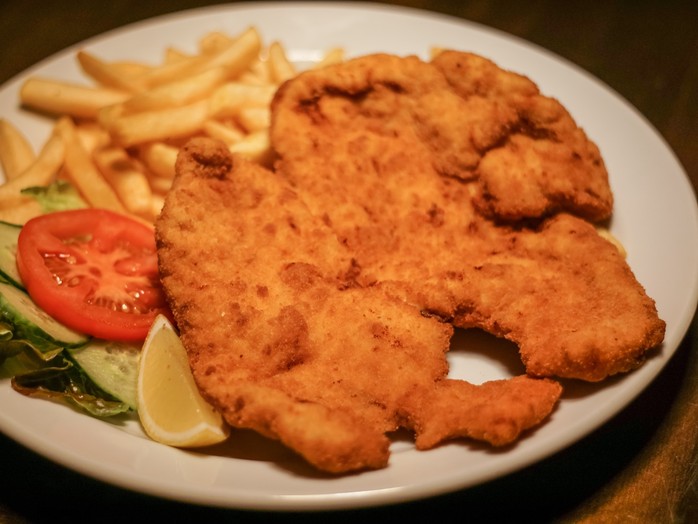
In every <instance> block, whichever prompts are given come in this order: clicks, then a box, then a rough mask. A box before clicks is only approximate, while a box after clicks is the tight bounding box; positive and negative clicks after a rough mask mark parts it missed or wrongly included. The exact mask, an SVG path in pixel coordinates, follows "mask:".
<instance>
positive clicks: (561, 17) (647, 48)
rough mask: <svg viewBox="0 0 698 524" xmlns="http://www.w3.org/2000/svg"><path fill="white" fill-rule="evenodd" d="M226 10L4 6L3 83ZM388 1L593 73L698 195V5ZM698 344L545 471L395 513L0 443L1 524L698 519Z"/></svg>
mask: <svg viewBox="0 0 698 524" xmlns="http://www.w3.org/2000/svg"><path fill="white" fill-rule="evenodd" d="M217 3H220V2H205V1H186V0H172V1H157V0H155V1H146V0H113V1H108V2H107V1H104V2H102V1H86V0H73V1H71V2H45V1H39V0H22V1H19V0H1V1H0V49H1V50H2V51H1V52H0V53H1V55H0V56H1V58H0V83H1V82H5V81H6V80H8V79H10V78H11V77H12V76H13V75H15V74H17V73H19V72H21V71H22V70H24V69H25V68H27V67H28V66H30V65H32V64H34V63H35V62H37V61H39V60H41V59H43V58H45V57H47V56H49V55H51V54H53V53H55V52H57V51H60V50H61V49H63V48H65V47H67V46H69V45H71V44H74V43H76V42H79V41H81V40H83V39H85V38H88V37H90V36H94V35H97V34H99V33H102V32H104V31H107V30H109V29H113V28H115V27H119V26H122V25H125V24H128V23H130V22H134V21H137V20H142V19H144V18H149V17H153V16H157V15H160V14H164V13H168V12H173V11H178V10H181V9H188V8H193V7H199V6H204V5H212V4H217ZM381 3H387V4H394V5H403V6H411V7H418V8H423V9H429V10H431V11H436V12H440V13H444V14H449V15H454V16H457V17H460V18H463V19H465V20H469V21H473V22H477V23H481V24H483V25H486V26H489V27H493V28H496V29H499V30H502V31H505V32H506V33H509V34H512V35H516V36H518V37H521V38H524V39H526V40H528V41H530V42H533V43H535V44H538V45H540V46H542V47H544V48H546V49H548V50H550V51H552V52H554V53H556V54H558V55H560V56H562V57H564V58H566V59H568V60H570V61H571V62H574V63H575V64H577V65H579V66H580V67H582V68H583V69H586V70H587V71H589V72H590V73H591V74H593V75H595V76H596V77H598V78H599V79H601V80H602V81H603V82H605V83H606V84H608V85H609V86H610V87H611V88H613V89H614V90H616V91H617V92H619V93H620V94H621V95H622V96H623V97H625V98H626V99H627V100H628V101H629V102H630V103H631V104H632V105H634V106H635V107H636V108H637V109H638V110H639V111H640V112H641V113H643V114H644V115H645V117H646V118H647V119H648V120H649V121H650V122H651V124H652V125H653V126H654V127H656V128H657V130H658V131H659V132H660V134H661V135H662V136H663V137H664V138H665V140H666V141H667V142H668V144H669V145H670V147H671V148H672V149H673V150H674V151H675V153H676V155H677V157H678V158H679V161H680V162H681V163H682V164H683V166H684V168H685V169H686V171H687V174H688V176H689V178H690V179H691V182H692V184H693V188H694V191H695V190H696V189H697V188H698V131H697V129H696V128H697V127H698V29H697V26H698V24H697V23H698V2H695V1H642V0H640V1H591V0H572V1H566V2H563V1H560V0H557V1H553V0H533V1H529V2H523V1H507V0H474V1H463V2H451V1H443V0H441V1H439V0H436V1H431V2H418V1H404V2H381ZM1 116H2V115H0V117H1ZM696 271H698V268H696ZM696 346H698V326H697V325H696V321H695V319H694V322H693V325H692V327H691V330H690V331H689V333H688V335H687V337H686V339H685V340H684V342H683V343H682V345H681V347H680V348H679V350H678V352H677V353H676V355H675V357H674V358H673V359H672V361H671V362H670V363H669V365H668V366H667V368H666V369H665V370H664V371H663V372H662V374H661V375H660V376H659V377H658V379H657V380H656V381H655V382H654V383H653V384H652V385H651V386H650V387H649V388H648V389H647V390H646V391H645V392H644V393H643V394H642V395H641V396H640V397H639V398H638V399H637V400H636V401H635V402H633V403H632V404H631V405H630V406H629V407H628V408H626V409H625V410H623V411H622V412H621V413H620V414H619V415H618V416H616V417H615V418H614V419H613V420H612V421H610V422H609V423H608V424H606V425H604V426H603V427H602V428H600V429H599V430H597V431H596V432H594V433H593V434H591V435H590V436H588V437H587V438H585V439H583V440H582V441H581V442H579V443H577V444H575V445H574V446H572V447H571V448H569V449H567V450H565V451H563V452H561V453H558V454H557V455H555V456H553V457H551V458H549V459H547V460H544V461H543V462H541V463H539V464H536V465H534V466H531V467H529V468H527V469H525V470H523V471H521V472H518V473H515V474H512V475H509V476H507V477H505V478H503V479H499V480H496V481H494V482H491V483H488V484H485V485H482V486H479V487H476V488H473V489H469V490H465V491H461V492H457V493H452V494H448V495H444V496H441V497H436V498H432V499H428V500H424V501H417V502H414V503H410V504H402V505H399V506H392V507H383V508H375V509H370V510H360V511H347V512H336V513H332V514H329V515H328V514H318V513H310V514H268V513H263V512H238V511H225V510H220V509H214V508H203V507H198V506H191V505H188V504H180V503H176V502H172V501H166V500H161V499H155V498H151V497H148V496H144V495H140V494H136V493H132V492H129V491H125V490H122V489H118V488H114V487H112V486H108V485H105V484H102V483H100V482H98V481H95V480H92V479H90V478H87V477H84V476H82V475H79V474H77V473H74V472H72V471H69V470H66V469H64V468H62V467H60V466H58V465H55V464H53V463H51V462H49V461H47V460H45V459H43V458H42V457H40V456H38V455H36V454H34V453H32V452H30V451H28V450H26V449H24V448H23V447H21V446H20V445H18V444H16V443H14V442H12V441H10V440H9V439H7V438H6V437H4V436H0V522H48V521H56V522H62V521H68V520H71V521H76V522H93V521H99V522H105V521H107V522H111V521H114V522H116V521H119V522H121V521H125V520H127V519H135V520H136V521H138V522H141V521H145V520H146V519H149V518H153V517H162V518H166V519H169V520H171V521H176V522H179V521H184V520H194V521H207V520H214V519H216V520H223V521H236V522H266V521H269V520H278V521H303V522H306V521H308V522H315V521H318V522H325V521H328V520H329V519H332V520H333V521H337V522H349V521H351V522H355V521H356V520H357V519H359V520H361V519H367V520H369V521H374V520H375V521H378V520H384V519H386V518H398V519H404V518H406V517H410V518H414V519H419V520H421V519H436V518H440V517H444V516H446V515H450V516H451V517H452V518H455V519H458V520H460V521H465V522H552V521H555V522H581V521H585V520H586V521H589V522H691V521H693V522H696V521H698V492H697V491H698V481H697V480H696V476H697V474H696V464H697V463H698V460H697V459H698V455H697V453H696V450H697V449H698V443H697V442H696V439H697V438H698V356H697V355H696V351H695V349H696ZM0 409H2V407H1V406H0Z"/></svg>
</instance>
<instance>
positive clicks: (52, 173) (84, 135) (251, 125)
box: [0, 27, 344, 220]
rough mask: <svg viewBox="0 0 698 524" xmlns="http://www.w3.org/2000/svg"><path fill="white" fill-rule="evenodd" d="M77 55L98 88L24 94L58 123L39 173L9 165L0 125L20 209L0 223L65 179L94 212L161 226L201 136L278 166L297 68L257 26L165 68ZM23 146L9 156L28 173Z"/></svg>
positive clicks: (38, 162) (213, 39)
mask: <svg viewBox="0 0 698 524" xmlns="http://www.w3.org/2000/svg"><path fill="white" fill-rule="evenodd" d="M76 58H77V61H78V62H79V65H80V67H81V68H82V70H83V72H84V73H85V74H86V75H87V76H88V77H89V78H90V79H91V80H92V81H93V85H79V84H73V83H69V82H60V81H55V80H49V79H45V78H30V79H28V80H27V81H25V83H24V85H23V86H22V88H21V90H20V100H21V101H22V103H23V104H24V105H25V106H26V107H27V108H29V109H34V110H37V111H41V112H44V113H48V114H53V115H55V116H57V117H58V120H57V122H56V124H55V127H54V132H53V134H52V137H51V138H49V140H48V141H47V143H46V144H45V146H44V148H42V151H41V152H39V154H38V155H37V156H36V159H35V160H34V161H33V162H32V163H31V166H29V167H25V169H21V168H17V167H11V165H10V164H11V163H12V162H14V161H9V160H8V161H6V160H5V157H8V154H4V153H3V147H4V146H3V144H4V143H10V142H11V141H16V140H15V139H10V138H7V139H4V138H3V133H4V132H3V125H4V123H3V122H2V120H0V161H2V162H3V165H5V164H7V167H4V169H5V171H7V172H8V173H9V174H7V175H6V177H7V178H8V179H12V180H10V181H8V182H7V183H5V184H4V185H2V186H0V210H2V211H3V212H4V211H5V210H6V209H8V210H9V209H12V210H13V211H11V212H10V211H7V212H6V213H0V217H1V216H5V215H10V214H11V213H12V216H16V217H18V218H23V217H27V216H30V215H31V214H32V213H37V209H36V205H35V202H34V199H31V198H29V197H26V196H25V195H22V194H21V193H20V189H21V188H22V187H25V186H27V185H45V184H47V183H48V182H50V181H52V180H53V179H56V178H65V179H68V180H69V181H71V182H72V183H73V184H74V185H75V186H76V188H77V189H78V190H79V191H80V193H81V194H82V196H83V198H85V200H86V201H87V202H88V203H89V204H90V205H92V206H95V207H102V208H107V209H113V210H116V211H120V212H129V213H132V214H134V215H135V216H139V217H141V218H144V219H146V220H153V219H154V218H155V217H156V216H157V214H158V213H159V211H160V209H161V207H162V202H163V199H164V195H165V194H166V193H167V191H168V190H169V189H170V187H171V185H172V180H173V178H174V176H175V163H176V159H177V154H178V151H179V149H178V145H179V144H181V143H182V142H183V141H184V140H186V139H187V138H188V137H190V136H194V135H200V134H205V135H208V136H210V137H213V138H216V139H218V140H221V141H223V142H224V143H226V144H227V145H228V147H229V148H230V150H231V151H232V152H233V153H234V154H237V155H243V156H246V157H247V158H250V159H252V160H253V161H257V162H260V163H262V164H269V163H270V162H271V158H272V153H271V148H270V143H269V127H270V123H271V110H270V105H271V102H272V100H273V97H274V95H275V93H276V90H277V88H278V86H279V84H280V83H281V82H283V81H285V80H286V79H288V78H289V77H291V76H293V75H295V74H296V70H295V67H294V65H293V64H292V63H291V62H290V61H289V59H288V56H287V54H286V50H285V49H284V48H283V46H282V45H281V43H279V42H274V43H272V44H271V45H270V46H269V47H267V48H263V46H262V40H261V37H260V34H259V32H258V31H257V29H256V28H254V27H250V28H248V29H246V30H244V31H242V32H241V33H239V34H237V35H232V36H231V35H228V34H226V33H223V32H221V31H212V32H209V33H207V34H205V35H203V36H202V37H201V38H200V39H199V41H198V43H197V50H196V51H195V52H194V53H193V54H189V53H186V52H183V51H181V50H179V49H177V48H176V47H168V48H167V49H165V52H164V56H163V59H162V62H161V63H159V64H146V63H141V62H137V61H129V60H122V61H105V60H103V59H102V58H100V57H97V56H95V55H94V54H92V53H90V52H88V51H85V50H81V51H79V52H78V53H77V54H76ZM343 59H344V55H343V50H342V49H341V48H336V49H331V50H329V51H327V52H326V53H325V55H324V56H323V59H322V60H321V61H320V62H319V63H318V64H317V67H322V66H323V65H327V64H330V63H337V62H339V61H342V60H343ZM9 133H12V131H9ZM22 147H23V146H18V145H12V146H11V147H10V146H7V149H9V150H11V151H13V154H16V155H17V157H18V158H19V157H24V158H25V159H24V160H22V161H21V162H18V163H19V164H21V165H24V166H27V165H28V164H29V161H28V160H27V158H28V151H27V150H26V148H25V149H24V152H22ZM32 158H33V157H32ZM19 171H21V174H18V172H19ZM14 177H16V178H14ZM15 180H21V182H17V183H15ZM30 182H31V183H30ZM5 204H7V207H6V208H3V205H5Z"/></svg>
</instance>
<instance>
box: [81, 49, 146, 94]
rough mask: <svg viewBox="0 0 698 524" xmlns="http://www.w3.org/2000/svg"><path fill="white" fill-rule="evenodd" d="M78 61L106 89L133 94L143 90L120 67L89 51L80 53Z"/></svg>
mask: <svg viewBox="0 0 698 524" xmlns="http://www.w3.org/2000/svg"><path fill="white" fill-rule="evenodd" d="M77 59H78V62H79V64H80V67H81V68H82V70H83V71H84V72H85V73H86V74H87V75H88V76H90V77H92V78H93V79H94V80H96V81H97V83H98V84H101V85H102V86H104V87H111V88H114V89H118V90H120V91H126V92H131V93H136V92H138V91H142V90H143V86H142V85H139V84H138V83H137V82H134V81H133V80H132V79H131V78H130V77H128V76H125V75H123V74H122V72H121V70H120V69H119V68H118V67H113V66H112V65H111V64H109V63H107V62H105V61H103V60H100V59H99V58H97V57H96V56H94V55H92V54H90V53H88V52H87V51H82V50H81V51H78V54H77Z"/></svg>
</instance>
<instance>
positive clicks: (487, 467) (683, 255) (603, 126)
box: [0, 3, 698, 510]
mask: <svg viewBox="0 0 698 524" xmlns="http://www.w3.org/2000/svg"><path fill="white" fill-rule="evenodd" d="M250 25H254V26H256V27H257V28H258V29H259V30H260V32H261V34H262V36H263V37H264V38H265V39H266V41H267V43H268V42H270V41H271V40H280V41H281V42H283V44H284V45H285V46H286V47H287V48H288V49H289V50H290V53H291V58H292V59H294V60H296V61H299V62H303V61H308V60H314V59H316V58H317V57H318V56H319V55H320V54H321V52H322V51H323V50H326V49H329V48H331V47H333V46H336V45H341V46H343V47H344V48H345V49H346V50H347V52H348V54H349V55H360V54H364V53H369V52H374V51H386V52H392V53H397V54H418V55H420V56H422V57H424V58H427V56H428V50H429V49H430V47H431V46H441V47H450V48H455V49H462V50H469V51H474V52H476V53H480V54H482V55H484V56H487V57H490V58H492V59H494V60H495V61H496V62H497V63H498V64H499V65H501V66H503V67H505V68H510V69H513V70H515V71H517V72H521V73H524V74H526V75H528V76H529V77H530V78H532V79H533V80H534V81H536V82H537V83H538V85H539V86H540V87H541V90H542V91H543V92H544V93H546V94H548V95H551V96H555V97H557V98H558V99H560V100H561V102H562V103H563V104H565V105H566V106H567V108H568V109H569V110H570V112H571V113H572V115H573V116H574V117H575V118H576V120H577V121H578V122H579V123H580V125H581V126H582V127H584V128H585V129H586V131H587V132H588V134H589V135H590V136H591V137H592V138H593V139H594V140H595V141H596V142H597V143H598V145H599V146H600V148H601V150H602V153H603V155H604V157H605V160H606V162H607V165H608V169H609V171H610V176H611V184H612V186H613V190H614V192H615V196H616V213H615V218H614V220H613V223H612V226H611V229H612V231H613V233H614V234H615V235H616V236H618V237H619V238H620V240H621V241H622V242H623V244H624V245H625V247H626V248H627V251H628V253H629V262H630V265H631V267H632V268H633V269H634V271H635V273H636V275H637V277H638V279H639V281H640V282H641V283H642V284H643V285H644V286H645V287H646V289H647V291H648V293H649V295H650V296H652V297H653V298H654V299H655V300H656V301H657V304H658V308H659V313H660V315H661V317H662V318H664V319H665V320H666V322H667V333H666V340H665V343H664V345H663V347H662V348H661V351H660V352H659V353H658V354H657V355H656V356H655V357H654V358H652V359H650V360H649V361H648V362H647V363H646V364H645V365H644V366H643V367H642V368H640V369H639V370H637V371H636V372H634V373H631V374H629V375H627V376H624V377H622V378H617V379H613V380H611V381H608V382H607V383H604V384H603V385H596V386H593V385H568V388H567V390H566V393H565V395H564V398H563V400H562V402H561V405H560V407H559V409H558V410H557V411H556V412H555V413H554V414H553V416H552V419H551V420H550V421H549V422H547V423H546V424H545V425H543V426H542V427H541V428H539V429H538V430H537V431H535V432H534V433H532V434H530V435H528V436H527V437H526V438H524V439H523V440H522V441H521V442H519V443H518V444H517V445H516V446H515V447H513V448H512V449H508V450H506V451H499V452H493V451H491V450H489V449H486V448H484V447H480V446H477V445H472V444H468V443H464V442H455V443H451V444H448V445H444V446H442V447H440V448H438V449H435V450H432V451H428V452H418V451H415V450H414V449H413V448H412V446H411V444H410V443H409V439H403V440H397V441H396V442H395V444H394V446H393V456H392V459H391V462H390V465H389V467H388V468H386V469H384V470H380V471H372V472H366V473H361V474H356V475H349V476H343V477H338V478H332V477H327V476H325V475H321V474H318V473H316V472H313V471H311V470H310V469H309V468H307V467H305V466H304V465H303V463H302V462H301V461H299V460H297V459H296V458H295V457H294V456H293V455H292V454H291V453H290V452H288V451H286V450H285V449H282V448H281V447H280V446H277V445H276V444H273V443H269V442H266V441H264V440H263V439H261V438H259V437H256V436H255V435H251V434H246V433H242V434H237V433H236V434H234V435H233V437H232V438H231V440H230V442H228V443H226V444H225V445H224V446H220V447H218V448H216V449H213V450H208V451H207V453H200V452H191V451H182V450H177V449H171V448H168V447H165V446H161V445H159V444H156V443H154V442H152V441H150V440H148V439H147V438H146V437H144V436H143V433H142V432H141V430H140V428H139V426H138V424H137V423H136V422H135V420H133V419H123V420H116V421H112V422H103V421H100V420H96V419H92V418H90V417H88V416H85V415H82V414H79V413H77V412H75V411H73V410H71V409H69V408H67V407H64V406H62V405H57V404H54V403H51V402H45V401H39V400H32V399H29V398H26V397H23V396H21V395H19V394H17V393H15V392H14V391H12V390H11V388H10V385H9V383H8V381H7V380H2V381H1V382H0V405H2V411H1V412H0V429H1V430H2V431H3V432H4V433H6V434H7V435H8V436H10V437H11V438H13V439H15V440H17V441H18V442H21V443H22V444H24V445H26V446H28V447H29V448H31V449H32V450H34V451H36V452H37V453H40V454H42V455H44V456H46V457H48V458H50V459H52V460H54V461H56V462H58V463H60V464H62V465H64V466H66V467H68V468H72V469H75V470H77V471H80V472H82V473H84V474H87V475H90V476H93V477H95V478H98V479H101V480H104V481H106V482H109V483H113V484H115V485H118V486H122V487H126V488H129V489H132V490H136V491H141V492H144V493H148V494H152V495H157V496H161V497H165V498H173V499H177V500H180V501H188V502H192V503H198V504H206V505H213V506H221V507H231V508H259V509H261V508H264V509H272V510H285V509H296V510H306V509H329V508H352V507H361V506H372V505H379V504H385V503H393V502H400V501H406V500H410V499H416V498H423V497H428V496H431V495H435V494H439V493H443V492H447V491H453V490H457V489H461V488H466V487H469V486H474V485H476V484H479V483H482V482H485V481H487V480H490V479H493V478H496V477H499V476H502V475H505V474H508V473H511V472H513V471H515V470H518V469H520V468H523V467H524V466H527V465H530V464H532V463H534V462H536V461H538V460H541V459H543V458H544V457H547V456H549V455H551V454H553V453H555V452H556V451H559V450H560V449H562V448H564V447H566V446H568V445H569V444H572V443H573V442H575V441H577V440H579V439H580V438H582V437H583V436H584V435H586V434H588V433H589V432H591V431H592V430H594V429H595V428H597V427H598V426H599V425H601V424H603V423H604V422H606V421H607V420H608V419H609V418H610V417H612V416H613V415H614V414H616V413H617V412H618V411H619V410H621V409H622V408H623V407H625V406H626V405H627V404H628V403H629V402H630V401H631V400H632V399H633V398H634V397H636V396H637V395H638V394H639V393H640V392H641V391H642V390H643V389H644V388H645V387H646V386H647V385H648V384H649V382H650V381H652V379H653V378H654V377H655V376H656V375H657V374H658V373H659V371H660V370H661V369H662V367H663V366H664V365H665V364H666V362H667V361H668V359H669V358H670V357H671V355H672V354H673V353H674V351H675V350H676V348H677V346H678V345H679V343H680V341H681V339H682V338H683V336H684V334H685V333H686V331H687V329H688V326H689V323H690V321H691V319H692V317H693V315H694V312H695V308H696V301H697V297H698V270H697V269H696V268H698V209H697V207H696V202H695V198H694V196H693V192H692V190H691V187H690V185H689V182H688V179H687V177H686V175H685V173H684V171H683V170H682V168H681V166H680V165H679V163H678V162H677V160H676V158H675V157H674V155H673V154H672V152H671V151H670V150H669V148H668V147H667V146H666V145H665V143H664V141H663V140H662V139H661V137H660V136H659V135H658V134H657V133H656V132H655V131H654V130H653V129H652V128H651V127H650V125H648V123H647V122H646V121H645V120H644V119H643V117H642V116H640V115H639V114H638V113H637V112H636V111H635V110H634V109H633V108H632V107H630V106H629V104H628V103H626V102H625V101H624V100H623V99H621V98H620V97H619V96H618V95H617V94H615V93H614V92H612V91H610V90H609V89H608V88H607V87H606V86H604V85H602V84H601V83H600V82H599V81H597V80H595V79H594V78H592V77H590V75H588V74H586V73H585V72H583V71H580V70H579V69H578V68H576V67H574V66H572V65H570V64H569V63H567V62H565V61H563V60H561V59H560V58H558V57H556V56H553V55H552V54H550V53H549V52H546V51H544V50H542V49H539V48H537V47H534V46H532V45H531V44H528V43H526V42H523V41H520V40H516V39H514V38H512V37H510V36H507V35H505V34H501V33H498V32H496V31H493V30H491V29H488V28H485V27H481V26H478V25H475V24H472V23H467V22H464V21H462V20H456V19H453V18H447V17H444V16H439V15H435V14H430V13H427V12H422V11H415V10H410V9H404V8H391V7H386V6H378V5H371V4H344V5H342V4H319V3H313V4H295V3H279V4H268V3H264V4H241V5H237V6H228V7H214V8H208V9H202V10H196V11H188V12H183V13H179V14H175V15H172V16H167V17H163V18H159V19H156V20H148V21H145V22H142V23H138V24H135V25H132V26H128V27H126V28H123V29H119V30H117V31H114V32H111V33H108V34H105V35H102V36H100V37H98V38H94V39H91V40H88V41H86V42H84V43H82V44H81V45H80V47H85V48H87V49H89V50H90V51H92V52H94V53H95V54H96V55H98V56H100V57H103V58H105V59H134V58H137V59H142V60H148V61H152V62H153V63H157V62H158V61H159V60H160V59H161V58H162V53H163V50H164V49H165V47H166V46H168V45H175V46H177V47H179V48H182V49H184V50H187V49H189V50H191V51H194V49H195V45H196V41H197V39H198V38H200V37H201V36H202V35H203V34H204V33H206V32H207V31H212V30H222V31H226V32H228V33H230V34H236V33H238V32H240V31H242V30H243V29H245V28H247V27H248V26H250ZM76 50H77V46H76V47H73V48H69V49H66V50H64V51H62V52H60V53H58V54H57V55H55V56H52V57H50V58H48V59H46V60H44V61H43V62H41V63H40V64H38V65H36V66H35V67H32V68H31V69H29V70H28V71H26V72H24V73H23V74H21V75H19V76H18V77H16V78H14V79H13V80H12V81H10V82H8V83H7V84H6V85H5V86H3V88H2V89H1V90H0V109H1V114H2V116H3V117H4V118H8V119H10V120H11V121H12V122H14V123H15V124H17V125H18V126H19V127H20V128H21V129H23V130H24V131H25V132H26V133H27V134H28V135H29V136H30V138H31V140H32V142H33V143H34V145H35V146H36V147H39V146H40V145H41V144H42V143H43V141H44V140H45V139H46V136H47V133H48V131H49V128H50V127H49V123H48V122H47V121H46V120H44V119H42V118H40V117H37V116H35V115H32V114H29V113H27V112H23V111H21V110H20V109H19V108H18V89H19V86H20V84H21V82H22V80H23V79H24V78H26V77H27V76H29V75H37V74H42V75H45V76H49V77H55V78H62V79H66V80H70V79H74V80H79V81H81V80H83V79H82V77H81V75H80V73H79V70H78V67H77V65H76V62H75V58H74V54H75V51H76ZM488 343H489V342H488ZM506 353H508V355H509V357H510V361H509V362H501V361H496V360H491V357H488V356H486V355H485V354H484V353H479V352H478V351H476V350H470V351H465V350H461V351H457V352H454V353H452V354H450V355H449V360H450V361H451V362H452V364H453V366H454V370H453V374H454V375H455V376H458V377H461V378H466V379H468V380H471V381H473V382H481V381H483V380H485V379H491V378H500V377H507V376H510V374H511V373H512V366H513V367H514V370H515V371H518V370H519V369H520V367H518V368H517V366H520V364H517V363H516V360H517V359H516V357H515V354H514V353H515V352H514V351H513V350H512V351H509V352H506ZM512 362H513V364H512ZM466 370H467V372H466Z"/></svg>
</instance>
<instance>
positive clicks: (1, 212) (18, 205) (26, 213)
mask: <svg viewBox="0 0 698 524" xmlns="http://www.w3.org/2000/svg"><path fill="white" fill-rule="evenodd" d="M43 212H44V210H43V209H42V207H41V204H40V203H39V202H38V201H37V200H36V199H35V198H32V197H28V196H25V195H15V196H14V198H11V199H8V198H3V197H0V220H3V221H5V222H9V223H10V224H24V223H25V222H27V221H28V220H31V219H32V218H34V217H36V216H39V215H41V214H42V213H43Z"/></svg>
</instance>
